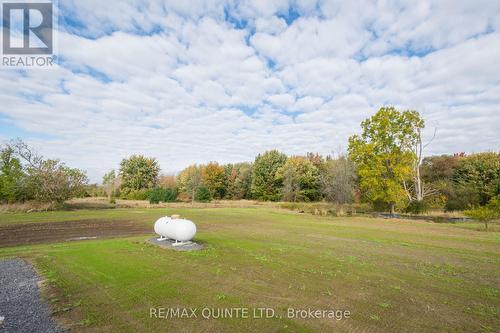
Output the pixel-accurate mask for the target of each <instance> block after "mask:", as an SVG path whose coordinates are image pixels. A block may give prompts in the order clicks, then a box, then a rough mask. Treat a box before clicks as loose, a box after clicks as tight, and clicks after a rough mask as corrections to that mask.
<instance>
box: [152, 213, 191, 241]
mask: <svg viewBox="0 0 500 333" xmlns="http://www.w3.org/2000/svg"><path fill="white" fill-rule="evenodd" d="M154 230H155V233H157V234H158V235H160V236H161V239H163V238H167V239H173V240H176V241H180V242H187V241H190V240H191V239H193V237H194V235H195V234H196V225H195V224H194V223H193V222H192V221H190V220H186V219H180V218H171V217H168V216H164V217H160V218H159V219H158V220H157V221H156V222H155V226H154Z"/></svg>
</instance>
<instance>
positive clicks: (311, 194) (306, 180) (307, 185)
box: [276, 156, 319, 202]
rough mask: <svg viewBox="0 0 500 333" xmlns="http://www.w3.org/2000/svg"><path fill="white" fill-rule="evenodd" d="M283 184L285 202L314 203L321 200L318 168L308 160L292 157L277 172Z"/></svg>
mask: <svg viewBox="0 0 500 333" xmlns="http://www.w3.org/2000/svg"><path fill="white" fill-rule="evenodd" d="M276 177H277V179H278V180H279V181H281V182H282V183H283V194H282V195H283V196H282V198H283V200H285V201H293V202H296V201H314V200H318V199H319V179H318V168H316V167H315V166H314V164H313V163H312V162H311V161H310V160H309V159H307V158H304V157H301V156H292V157H290V158H288V159H287V160H286V162H285V164H283V166H281V167H280V168H279V169H278V170H277V172H276Z"/></svg>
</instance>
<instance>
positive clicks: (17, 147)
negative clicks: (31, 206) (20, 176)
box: [8, 139, 88, 203]
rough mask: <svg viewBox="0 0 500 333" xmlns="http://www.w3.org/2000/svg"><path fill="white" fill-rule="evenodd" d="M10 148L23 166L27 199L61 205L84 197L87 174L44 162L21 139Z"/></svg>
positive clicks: (44, 160)
mask: <svg viewBox="0 0 500 333" xmlns="http://www.w3.org/2000/svg"><path fill="white" fill-rule="evenodd" d="M8 147H9V148H10V149H11V150H12V151H13V152H14V153H15V155H16V158H18V159H19V161H21V163H22V164H23V170H24V173H25V174H26V177H25V179H24V181H23V184H22V188H23V191H24V192H25V193H26V194H25V195H26V196H27V197H29V198H30V199H34V200H36V201H39V202H50V203H62V202H64V201H65V200H67V199H70V198H72V197H75V196H81V195H83V193H85V186H86V184H87V183H88V179H87V176H86V175H85V172H84V171H82V170H79V169H74V168H70V167H67V166H66V165H65V164H64V163H62V162H60V161H59V160H54V159H44V158H43V157H42V156H40V155H38V154H37V153H36V152H35V151H34V150H33V149H32V148H31V147H30V146H28V145H27V144H26V143H25V142H23V141H22V140H20V139H17V140H13V141H11V142H10V143H9V144H8Z"/></svg>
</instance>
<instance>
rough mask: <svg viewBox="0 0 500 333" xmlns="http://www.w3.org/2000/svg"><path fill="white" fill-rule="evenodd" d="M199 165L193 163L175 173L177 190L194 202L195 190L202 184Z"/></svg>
mask: <svg viewBox="0 0 500 333" xmlns="http://www.w3.org/2000/svg"><path fill="white" fill-rule="evenodd" d="M201 169H202V168H201V167H200V166H198V165H196V164H193V165H190V166H188V167H187V168H185V169H184V170H182V171H181V172H180V173H179V175H177V185H178V187H179V191H180V192H182V193H184V194H185V195H187V196H188V197H189V198H190V199H191V202H194V199H195V194H196V191H197V190H198V187H200V186H201V184H202V174H201Z"/></svg>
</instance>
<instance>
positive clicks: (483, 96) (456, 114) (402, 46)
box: [0, 0, 500, 181]
mask: <svg viewBox="0 0 500 333" xmlns="http://www.w3.org/2000/svg"><path fill="white" fill-rule="evenodd" d="M58 38H59V59H60V60H59V65H58V66H57V67H56V68H53V69H50V70H22V71H21V70H12V69H10V70H7V69H1V68H0V86H1V89H0V140H6V139H9V138H13V137H21V138H23V139H24V140H25V141H27V142H29V143H31V144H32V145H33V146H35V147H36V148H37V149H38V150H39V151H40V152H41V153H42V154H43V155H45V156H46V157H56V158H60V159H62V160H63V161H65V162H66V163H67V164H68V165H70V166H73V167H79V168H83V169H85V170H87V172H88V175H89V176H90V178H91V180H93V181H100V179H101V177H102V175H103V173H104V172H105V171H107V170H109V169H112V168H116V167H117V166H118V164H119V162H120V160H121V159H122V158H124V157H127V156H129V155H131V154H134V153H141V154H145V155H149V156H154V157H156V158H158V160H159V162H160V164H161V167H162V169H163V171H164V172H165V173H172V172H176V171H179V170H181V169H182V168H183V167H185V166H187V165H188V164H190V163H203V162H207V161H211V160H216V161H220V162H236V161H249V160H253V158H254V156H255V155H256V154H257V153H259V152H262V151H264V150H267V149H272V148H277V149H279V150H282V151H283V152H285V153H287V154H303V153H305V152H307V151H314V152H320V153H325V154H326V153H331V152H332V151H339V150H342V149H345V148H346V146H347V138H348V136H349V135H351V134H353V133H356V132H359V123H360V121H361V120H363V119H364V118H366V117H369V116H370V115H371V114H373V113H374V112H376V110H378V108H379V107H381V106H385V105H394V106H396V107H397V108H400V109H415V110H418V111H419V112H421V114H422V115H423V116H424V117H425V119H426V122H427V130H426V133H425V134H426V136H427V137H430V136H432V132H433V130H434V128H437V137H436V139H435V140H434V141H433V143H432V145H431V146H430V148H429V151H428V152H427V153H428V154H441V153H454V152H462V151H464V152H477V151H484V150H499V149H500V2H499V1H491V0H486V1H481V0H478V1H456V0H452V1H407V3H405V2H399V1H379V2H375V1H309V0H305V1H291V2H290V1H266V0H256V1H218V0H214V1H178V0H173V1H146V0H144V1H137V0H133V1H132V0H131V1H123V0H120V1H110V0H107V1H102V0H92V1H91V0H86V1H79V0H74V1H72V0H59V33H58Z"/></svg>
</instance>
